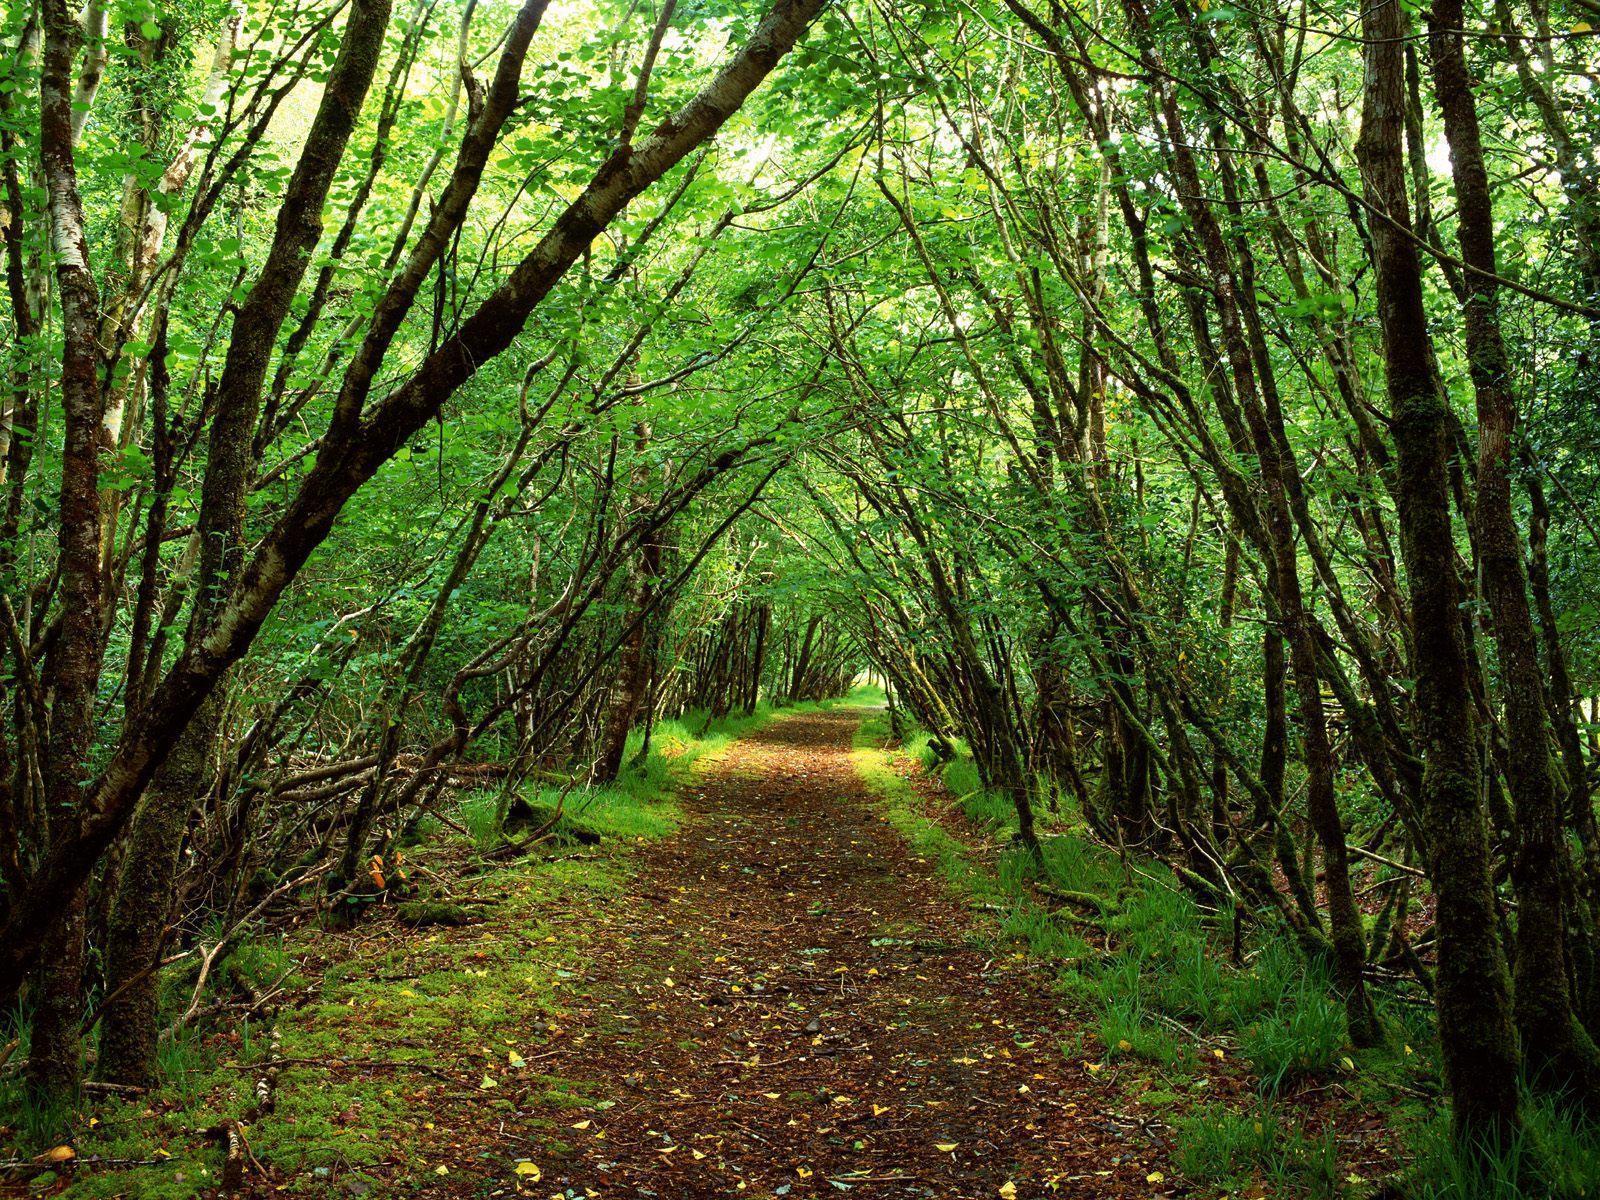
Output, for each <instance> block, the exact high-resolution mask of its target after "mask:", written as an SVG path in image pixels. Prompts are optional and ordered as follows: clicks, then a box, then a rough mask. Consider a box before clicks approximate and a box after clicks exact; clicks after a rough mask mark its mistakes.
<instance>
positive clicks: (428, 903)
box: [394, 900, 477, 929]
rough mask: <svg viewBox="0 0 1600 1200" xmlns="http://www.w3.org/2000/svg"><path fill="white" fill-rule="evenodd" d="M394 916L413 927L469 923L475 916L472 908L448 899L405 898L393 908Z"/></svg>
mask: <svg viewBox="0 0 1600 1200" xmlns="http://www.w3.org/2000/svg"><path fill="white" fill-rule="evenodd" d="M394 915H395V918H396V919H397V920H399V921H400V923H401V924H403V925H410V926H411V927H412V928H413V929H425V928H427V927H428V926H430V925H471V924H472V923H473V922H474V921H475V920H476V919H477V918H475V917H474V915H473V913H472V910H471V909H469V908H466V907H465V906H463V905H460V904H452V903H451V902H449V901H448V900H407V901H405V902H404V903H403V904H400V905H398V906H397V907H396V908H395V913H394Z"/></svg>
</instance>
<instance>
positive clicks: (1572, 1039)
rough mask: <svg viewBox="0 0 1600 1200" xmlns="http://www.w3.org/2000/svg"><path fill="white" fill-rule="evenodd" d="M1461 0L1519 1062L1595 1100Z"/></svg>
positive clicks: (1477, 511) (1450, 131)
mask: <svg viewBox="0 0 1600 1200" xmlns="http://www.w3.org/2000/svg"><path fill="white" fill-rule="evenodd" d="M1464 20H1465V13H1464V11H1463V5H1462V2H1461V0H1434V5H1433V10H1432V14H1431V17H1430V20H1429V30H1428V37H1429V43H1430V45H1431V48H1432V51H1433V76H1434V84H1435V90H1436V92H1437V95H1438V98H1439V106H1440V109H1441V110H1442V111H1443V114H1444V129H1445V136H1446V137H1447V138H1448V139H1449V142H1450V162H1451V170H1452V174H1453V176H1454V179H1455V189H1456V201H1457V217H1456V221H1457V230H1458V236H1459V238H1460V241H1461V257H1462V261H1464V262H1465V263H1466V265H1467V273H1466V276H1465V279H1464V281H1463V282H1464V286H1465V299H1464V302H1463V305H1462V308H1463V317H1464V318H1465V325H1466V341H1467V363H1468V367H1469V368H1470V371H1471V375H1472V385H1473V390H1474V392H1475V394H1476V396H1477V408H1478V480H1477V482H1478V494H1477V503H1476V506H1475V508H1474V510H1473V518H1474V523H1475V526H1476V530H1475V532H1476V534H1477V538H1476V542H1477V551H1478V570H1479V572H1480V574H1481V576H1482V580H1483V594H1484V599H1485V600H1486V601H1487V603H1488V608H1489V616H1490V622H1491V626H1492V628H1493V631H1494V637H1495V644H1496V646H1497V648H1498V650H1499V659H1500V674H1501V680H1502V689H1501V690H1502V693H1503V695H1504V698H1505V729H1506V742H1507V762H1506V767H1507V770H1506V784H1507V788H1508V790H1509V791H1510V793H1511V800H1512V805H1513V808H1514V810H1515V814H1516V827H1517V847H1516V854H1515V857H1514V859H1513V861H1512V868H1511V878H1512V883H1513V884H1514V885H1515V890H1516V896H1517V935H1516V937H1517V940H1516V949H1517V952H1516V973H1515V980H1514V982H1515V1016H1516V1023H1517V1032H1518V1034H1519V1035H1521V1038H1522V1053H1523V1057H1524V1061H1525V1065H1526V1066H1527V1068H1528V1070H1529V1071H1530V1073H1531V1074H1533V1075H1534V1076H1535V1077H1536V1078H1544V1079H1545V1080H1546V1081H1547V1082H1548V1083H1549V1084H1551V1085H1552V1086H1553V1087H1555V1088H1556V1089H1558V1090H1561V1091H1565V1090H1567V1089H1569V1088H1571V1089H1574V1090H1575V1091H1576V1093H1577V1094H1580V1095H1588V1096H1596V1097H1600V1051H1597V1050H1596V1049H1595V1044H1594V1042H1593V1041H1592V1040H1591V1039H1590V1037H1589V1034H1588V1032H1587V1031H1586V1030H1585V1029H1584V1028H1583V1025H1582V1024H1581V1023H1580V1022H1579V1021H1578V1018H1577V1016H1576V1015H1575V1013H1574V1011H1573V1006H1572V994H1571V989H1570V984H1569V971H1570V968H1571V959H1570V956H1569V954H1568V950H1567V939H1566V929H1565V922H1566V913H1565V912H1564V909H1565V905H1564V896H1563V891H1564V888H1565V884H1566V881H1567V879H1568V878H1570V873H1571V860H1570V856H1569V854H1568V852H1567V844H1566V839H1565V837H1564V835H1563V831H1562V824H1561V812H1560V806H1559V805H1558V803H1557V794H1556V781H1555V777H1554V774H1553V771H1552V761H1551V752H1552V749H1553V747H1552V745H1551V741H1550V725H1549V721H1548V719H1547V716H1546V713H1545V706H1544V687H1545V679H1544V670H1543V667H1542V666H1541V664H1540V662H1539V641H1538V636H1537V634H1536V633H1535V632H1534V627H1533V612H1532V609H1531V607H1530V605H1529V603H1528V581H1527V577H1526V575H1525V573H1524V568H1523V544H1522V535H1521V533H1520V531H1519V530H1518V529H1517V523H1516V519H1515V517H1514V516H1513V515H1512V512H1511V464H1512V455H1513V452H1514V450H1513V442H1514V440H1515V438H1516V436H1517V404H1516V398H1515V396H1514V395H1513V393H1512V386H1513V385H1512V381H1511V372H1510V369H1509V365H1508V363H1507V361H1506V348H1505V342H1504V339H1503V338H1502V336H1501V332H1500V309H1499V297H1498V295H1497V284H1496V280H1495V275H1496V273H1497V270H1498V265H1497V263H1496V256H1495V245H1494V209H1493V203H1492V201H1491V199H1490V196H1489V173H1488V170H1487V169H1486V168H1485V166H1484V161H1483V144H1482V140H1481V137H1480V134H1479V127H1478V106H1477V101H1476V99H1475V98H1474V96H1473V94H1472V80H1471V76H1470V75H1469V74H1468V71H1467V58H1466V50H1465V47H1464V44H1463V22H1464Z"/></svg>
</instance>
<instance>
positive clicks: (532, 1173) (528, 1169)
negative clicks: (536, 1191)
mask: <svg viewBox="0 0 1600 1200" xmlns="http://www.w3.org/2000/svg"><path fill="white" fill-rule="evenodd" d="M516 1174H518V1175H520V1176H522V1177H523V1178H524V1179H531V1180H533V1181H534V1182H535V1183H538V1182H539V1180H541V1179H543V1178H544V1172H543V1171H541V1170H539V1168H538V1165H537V1164H535V1163H531V1162H527V1161H523V1162H519V1163H518V1164H517V1167H516Z"/></svg>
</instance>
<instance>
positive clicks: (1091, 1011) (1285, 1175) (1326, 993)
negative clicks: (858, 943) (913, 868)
mask: <svg viewBox="0 0 1600 1200" xmlns="http://www.w3.org/2000/svg"><path fill="white" fill-rule="evenodd" d="M888 736H889V729H888V722H887V718H886V717H874V718H872V719H870V720H868V721H867V722H865V723H864V724H863V726H862V727H861V729H860V730H859V731H858V733H857V737H856V762H857V766H858V770H859V771H860V773H861V775H862V777H863V778H864V779H865V780H866V782H867V783H868V784H869V786H871V787H872V788H873V790H874V791H875V792H876V793H877V794H878V795H879V796H880V797H881V799H882V804H883V809H884V812H885V814H886V815H887V816H888V818H889V820H890V822H891V823H892V824H893V825H894V827H895V828H896V829H897V830H898V831H899V832H900V833H901V834H902V836H904V837H905V838H906V839H907V840H908V841H909V842H910V843H911V845H912V846H913V847H915V848H916V849H917V850H919V851H920V852H922V853H924V854H926V855H928V856H929V857H930V858H932V859H933V860H934V861H936V862H937V863H938V865H939V869H940V872H941V874H942V875H943V876H944V878H945V879H946V881H947V882H948V883H949V884H950V885H951V887H952V888H954V889H955V890H956V892H957V893H958V894H961V895H964V896H966V897H968V898H969V899H970V900H972V902H973V903H974V904H975V905H977V906H980V907H982V908H984V909H986V910H990V911H993V912H995V914H996V919H995V936H996V937H997V939H999V940H1000V941H1001V942H1004V943H1009V944H1011V945H1014V946H1020V947H1021V948H1023V949H1024V952H1025V953H1028V954H1030V955H1032V956H1034V957H1036V958H1039V959H1041V960H1046V961H1049V962H1051V963H1054V964H1055V966H1056V968H1057V978H1058V981H1059V984H1060V987H1061V988H1062V990H1063V991H1064V992H1065V993H1066V994H1067V995H1068V996H1070V997H1072V998H1073V999H1074V1000H1075V1001H1077V1002H1078V1004H1079V1005H1080V1006H1081V1008H1082V1009H1083V1011H1084V1013H1085V1015H1086V1017H1087V1018H1088V1019H1087V1020H1086V1022H1085V1027H1086V1029H1087V1031H1088V1033H1089V1034H1090V1035H1092V1037H1093V1039H1094V1041H1095V1042H1097V1043H1098V1045H1097V1046H1096V1047H1095V1049H1094V1050H1093V1051H1092V1052H1089V1054H1090V1057H1089V1059H1088V1060H1087V1061H1086V1062H1085V1069H1087V1070H1089V1071H1091V1072H1093V1073H1100V1072H1113V1073H1114V1074H1115V1075H1116V1077H1117V1079H1118V1081H1119V1082H1120V1083H1121V1084H1122V1085H1123V1087H1124V1091H1125V1094H1127V1095H1128V1096H1129V1097H1131V1098H1134V1099H1136V1100H1137V1102H1138V1104H1139V1106H1140V1107H1141V1108H1143V1109H1145V1110H1148V1111H1149V1112H1153V1113H1154V1114H1156V1115H1157V1119H1159V1120H1161V1121H1164V1122H1166V1123H1169V1124H1170V1125H1171V1126H1172V1130H1171V1141H1172V1151H1173V1162H1174V1166H1175V1167H1176V1168H1177V1169H1178V1170H1179V1171H1181V1172H1182V1173H1183V1174H1184V1175H1185V1176H1186V1177H1187V1178H1188V1180H1189V1182H1190V1184H1191V1186H1192V1187H1193V1188H1194V1192H1193V1194H1196V1195H1203V1196H1219V1197H1220V1196H1234V1195H1239V1194H1244V1195H1271V1196H1299V1197H1332V1196H1350V1197H1360V1196H1379V1195H1382V1196H1407V1197H1414V1198H1415V1200H1514V1198H1521V1197H1528V1198H1531V1197H1535V1196H1539V1197H1545V1196H1560V1197H1582V1196H1596V1195H1600V1131H1596V1130H1595V1128H1594V1127H1593V1126H1586V1125H1585V1124H1584V1122H1583V1121H1582V1120H1581V1119H1580V1118H1577V1117H1575V1116H1573V1115H1572V1114H1571V1113H1569V1112H1567V1111H1565V1110H1563V1109H1562V1108H1560V1107H1559V1106H1553V1105H1550V1104H1548V1103H1544V1102H1542V1101H1537V1100H1534V1099H1532V1098H1530V1099H1529V1101H1528V1114H1529V1115H1528V1119H1527V1129H1526V1131H1525V1134H1524V1136H1523V1138H1522V1139H1521V1140H1520V1141H1519V1142H1518V1143H1517V1144H1515V1145H1511V1146H1505V1147H1496V1148H1494V1149H1493V1150H1492V1151H1491V1152H1490V1153H1489V1154H1488V1155H1487V1156H1486V1161H1487V1162H1488V1164H1489V1165H1488V1168H1487V1172H1485V1171H1484V1170H1483V1169H1481V1168H1479V1167H1475V1166H1469V1165H1464V1164H1463V1163H1462V1162H1461V1161H1460V1160H1459V1159H1458V1158H1457V1157H1456V1155H1455V1153H1454V1151H1453V1149H1452V1148H1451V1144H1450V1140H1449V1138H1448V1135H1447V1124H1448V1123H1447V1121H1446V1119H1445V1117H1444V1115H1443V1107H1444V1105H1443V1100H1442V1098H1441V1084H1440V1077H1439V1066H1438V1063H1437V1051H1436V1043H1435V1033H1434V1030H1433V1027H1432V1023H1431V1017H1430V1016H1429V1014H1428V1012H1427V1010H1426V1009H1424V1008H1420V1007H1419V1006H1417V1005H1415V1004H1409V1003H1406V1002H1405V999H1406V998H1405V997H1403V996H1394V997H1388V996H1386V997H1384V998H1382V999H1381V1000H1380V1007H1381V1009H1382V1012H1383V1016H1384V1020H1385V1026H1386V1028H1387V1030H1388V1033H1389V1042H1388V1044H1387V1045H1384V1046H1381V1047H1378V1048H1376V1049H1372V1050H1365V1051H1358V1050H1356V1049H1354V1048H1353V1047H1352V1046H1350V1044H1349V1042H1348V1038H1347V1033H1346V1028H1345V1018H1344V1011H1343V1008H1342V1006H1341V1005H1340V1004H1339V1002H1338V1001H1337V1000H1336V999H1335V998H1334V997H1333V994H1332V990H1331V988H1330V986H1329V980H1328V977H1327V973H1326V969H1325V968H1324V967H1323V966H1322V964H1319V963H1315V962H1308V961H1307V960H1306V959H1305V957H1304V956H1303V955H1302V954H1301V953H1299V951H1298V950H1297V949H1296V948H1295V947H1294V946H1293V945H1292V944H1291V943H1290V942H1289V941H1288V939H1287V938H1286V937H1284V936H1282V935H1281V934H1280V933H1278V932H1277V931H1276V930H1272V929H1269V928H1263V927H1260V926H1256V927H1252V928H1250V929H1248V930H1247V931H1244V934H1243V936H1242V938H1241V939H1240V945H1239V947H1238V950H1239V953H1238V954H1237V957H1236V956H1235V953H1234V949H1235V947H1234V936H1235V931H1234V929H1233V927H1232V922H1231V920H1229V921H1219V920H1218V918H1217V917H1216V916H1215V915H1213V914H1211V913H1208V912H1207V911H1206V910H1205V909H1203V908H1202V907H1201V905H1200V904H1199V903H1197V902H1196V900H1195V899H1194V897H1193V896H1192V895H1191V894H1190V893H1188V892H1186V891H1185V890H1184V889H1183V888H1182V887H1181V886H1180V885H1179V884H1178V882H1177V881H1176V879H1175V878H1174V877H1173V876H1172V874H1171V873H1170V872H1169V871H1167V870H1166V869H1165V868H1164V867H1162V866H1161V865H1160V864H1159V863H1157V862H1154V861H1151V860H1148V859H1138V858H1130V859H1127V860H1124V859H1123V858H1121V857H1119V855H1118V854H1117V853H1116V852H1115V851H1114V850H1112V849H1110V848H1108V847H1106V846H1104V845H1102V844H1100V843H1099V842H1097V841H1095V840H1094V839H1093V838H1092V837H1090V836H1089V835H1088V832H1087V830H1086V828H1085V827H1084V826H1083V824H1082V822H1081V820H1080V819H1079V818H1078V816H1077V814H1075V813H1073V812H1071V811H1069V810H1068V809H1067V807H1066V806H1065V805H1063V807H1062V811H1061V812H1058V813H1044V812H1041V813H1039V814H1037V816H1036V821H1037V822H1038V825H1039V836H1040V840H1041V843H1042V851H1043V853H1042V861H1041V860H1035V859H1034V858H1033V857H1032V856H1031V855H1029V854H1028V853H1026V852H1025V851H1023V850H1021V849H1020V848H1017V847H1015V846H1014V845H1013V843H1012V833H1013V831H1014V828H1015V815H1014V812H1013V809H1012V806H1011V804H1010V802H1009V801H1008V800H1007V799H1006V798H1005V797H1004V796H1001V795H997V794H995V793H993V792H990V791H987V790H985V789H984V788H983V786H982V783H981V780H980V778H979V776H978V771H977V768H976V766H975V765H974V763H973V761H972V759H971V757H970V756H969V755H968V754H967V753H966V751H965V748H964V747H962V746H960V745H959V744H958V745H957V746H955V747H954V749H955V755H954V757H953V758H950V759H949V760H948V761H943V762H941V760H940V757H939V755H937V754H936V753H935V752H934V750H933V747H932V745H931V744H930V739H929V738H928V736H927V735H926V734H925V733H922V732H913V733H911V734H909V735H908V736H907V737H906V739H905V741H904V743H903V744H902V745H901V746H900V747H899V748H898V750H897V751H891V750H885V749H883V748H882V747H883V746H884V745H885V743H886V742H887V740H888ZM897 757H898V758H900V759H901V760H902V761H904V760H905V759H910V760H912V761H914V762H915V763H917V764H918V765H919V766H920V768H921V769H922V770H923V771H924V772H925V773H927V774H929V775H931V776H933V777H934V778H936V779H937V780H938V781H939V782H940V783H941V784H942V785H943V788H942V791H943V793H944V794H943V795H942V796H937V795H936V796H934V797H932V798H925V797H924V796H922V795H921V794H919V792H918V791H917V789H916V788H915V787H914V786H913V785H912V784H911V783H910V782H909V781H908V780H907V779H906V778H905V777H904V776H903V774H902V772H901V771H900V770H897V763H896V759H897ZM941 810H944V811H941ZM947 812H958V813H959V814H960V817H961V820H962V825H964V826H965V827H966V828H967V829H969V830H971V831H973V832H980V833H983V834H985V835H987V838H988V840H989V841H990V843H991V844H993V845H996V846H999V847H1001V849H1000V850H999V852H998V854H997V855H993V854H991V855H988V856H985V855H981V854H979V853H977V852H975V850H974V849H973V848H972V847H970V846H969V844H968V841H967V840H964V839H963V838H962V837H961V836H958V833H959V827H958V829H957V832H952V831H951V828H949V827H947V825H946V824H945V823H944V822H943V820H942V818H943V817H944V816H945V815H947ZM969 836H970V835H969ZM1060 897H1068V898H1069V899H1068V900H1067V901H1066V902H1063V901H1062V900H1060V899H1059V898H1060ZM1063 1051H1064V1053H1066V1054H1068V1055H1069V1056H1071V1057H1082V1056H1083V1055H1084V1054H1085V1053H1086V1051H1085V1049H1084V1047H1082V1046H1078V1045H1069V1046H1064V1047H1063ZM1370 1113H1377V1114H1380V1115H1381V1118H1382V1119H1383V1121H1384V1122H1385V1123H1386V1124H1387V1126H1388V1129H1389V1131H1388V1132H1387V1133H1386V1134H1385V1135H1384V1137H1383V1138H1382V1139H1379V1141H1380V1142H1381V1143H1382V1145H1381V1147H1380V1148H1379V1150H1378V1151H1377V1152H1376V1153H1377V1155H1378V1157H1379V1158H1380V1159H1381V1160H1383V1161H1380V1162H1378V1164H1377V1167H1376V1169H1374V1168H1373V1167H1371V1166H1367V1165H1365V1164H1363V1163H1359V1162H1358V1163H1354V1164H1352V1163H1350V1162H1345V1163H1344V1164H1343V1165H1341V1161H1340V1154H1339V1149H1340V1147H1339V1144H1338V1142H1337V1140H1336V1133H1335V1131H1336V1130H1338V1129H1339V1128H1340V1127H1341V1121H1344V1122H1345V1123H1346V1124H1347V1125H1351V1124H1360V1123H1361V1122H1362V1120H1363V1118H1364V1116H1365V1114H1370ZM1534 1162H1540V1163H1550V1164H1554V1165H1553V1166H1551V1167H1549V1168H1548V1169H1541V1172H1540V1173H1539V1174H1538V1176H1537V1177H1535V1176H1534V1174H1533V1172H1532V1169H1531V1167H1530V1164H1532V1163H1534ZM1535 1179H1536V1181H1534V1182H1530V1180H1535ZM1511 1180H1520V1181H1521V1182H1517V1183H1512V1182H1508V1181H1511ZM1263 1189H1264V1190H1263ZM1518 1189H1520V1190H1518Z"/></svg>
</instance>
